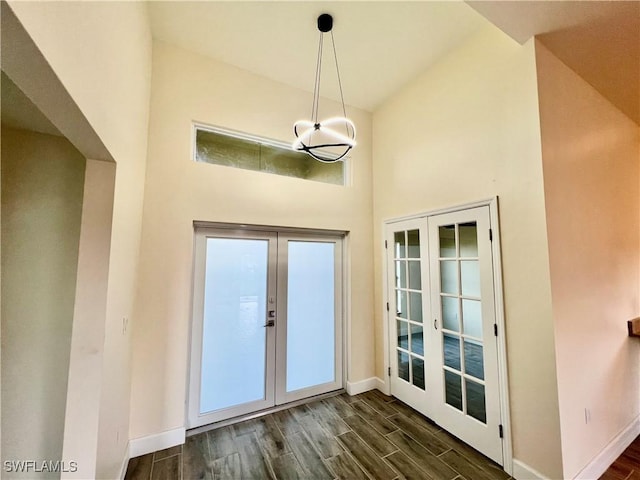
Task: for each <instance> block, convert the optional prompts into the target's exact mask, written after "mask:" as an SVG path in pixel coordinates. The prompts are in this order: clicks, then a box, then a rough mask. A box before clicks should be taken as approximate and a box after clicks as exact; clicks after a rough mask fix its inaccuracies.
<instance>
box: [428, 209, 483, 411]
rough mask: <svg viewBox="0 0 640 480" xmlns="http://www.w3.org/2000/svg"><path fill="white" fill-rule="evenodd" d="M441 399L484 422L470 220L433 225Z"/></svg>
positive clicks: (477, 296) (475, 241)
mask: <svg viewBox="0 0 640 480" xmlns="http://www.w3.org/2000/svg"><path fill="white" fill-rule="evenodd" d="M438 237H439V258H438V263H439V266H440V295H439V296H440V302H439V304H440V315H441V316H440V318H441V319H442V322H441V324H442V331H441V334H440V335H441V338H442V347H443V348H442V355H443V359H442V362H443V367H442V368H443V382H444V385H445V389H444V397H445V398H444V401H445V403H447V404H449V405H450V406H452V407H454V408H456V409H458V410H460V411H461V412H463V413H465V414H466V415H469V416H471V417H473V418H475V419H476V420H479V421H481V422H486V405H485V392H484V388H485V386H484V359H483V343H482V341H483V338H482V308H481V300H480V295H481V292H480V276H479V260H478V234H477V224H476V222H468V223H455V224H450V225H442V226H440V227H438Z"/></svg>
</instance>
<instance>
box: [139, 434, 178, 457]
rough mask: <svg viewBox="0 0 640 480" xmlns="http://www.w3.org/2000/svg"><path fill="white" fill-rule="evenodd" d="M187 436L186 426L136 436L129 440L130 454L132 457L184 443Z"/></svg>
mask: <svg viewBox="0 0 640 480" xmlns="http://www.w3.org/2000/svg"><path fill="white" fill-rule="evenodd" d="M185 438H186V429H185V428H184V427H180V428H174V429H173V430H167V431H166V432H162V433H157V434H155V435H148V436H146V437H140V438H134V439H133V440H130V441H129V456H130V457H131V458H134V457H139V456H140V455H146V454H147V453H151V452H155V451H157V450H163V449H165V448H170V447H174V446H176V445H182V444H183V443H184V440H185Z"/></svg>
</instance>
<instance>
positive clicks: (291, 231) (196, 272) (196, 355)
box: [185, 221, 351, 429]
mask: <svg viewBox="0 0 640 480" xmlns="http://www.w3.org/2000/svg"><path fill="white" fill-rule="evenodd" d="M193 229H194V230H193V233H194V236H193V238H194V243H193V247H194V248H193V266H192V285H191V288H192V301H191V312H190V321H189V324H190V325H189V326H190V331H189V345H188V351H189V358H188V361H187V372H186V373H187V382H186V385H185V394H186V396H185V398H186V401H185V425H186V428H187V429H190V428H197V427H198V426H197V425H193V424H191V421H190V418H191V417H190V415H191V414H192V413H194V412H195V405H194V404H193V402H192V398H193V399H195V398H199V394H200V385H199V379H198V378H196V373H197V372H198V368H199V367H198V365H196V362H199V361H200V358H201V347H200V349H196V350H197V351H194V338H196V335H200V337H201V333H202V332H201V330H202V328H201V326H200V327H198V325H197V322H195V321H194V316H195V315H197V314H202V311H201V308H199V307H198V303H201V302H202V299H201V298H200V296H199V295H200V294H199V293H198V291H197V288H196V281H195V278H196V276H197V277H203V276H204V262H203V261H202V258H199V257H198V255H197V253H198V251H197V249H196V248H195V247H196V242H197V240H198V235H199V234H200V235H202V234H203V232H206V233H210V234H213V235H214V236H215V235H221V236H227V237H229V238H234V237H236V238H242V237H245V236H246V235H248V234H255V235H256V237H262V236H264V238H268V237H269V236H270V235H274V236H275V243H276V247H277V243H278V242H279V240H278V238H279V237H283V238H291V239H292V240H298V239H300V240H303V239H306V240H309V241H327V242H334V243H335V244H336V253H337V254H336V278H335V282H336V293H337V294H338V295H337V297H339V298H336V308H335V313H336V326H338V322H340V323H341V325H340V328H336V338H337V339H338V340H337V341H336V372H335V373H336V379H337V381H336V384H339V386H337V388H338V389H340V388H343V389H344V388H345V386H346V384H347V383H348V376H347V375H348V372H349V370H350V366H349V362H350V356H349V349H348V348H347V345H348V344H349V341H350V339H349V336H350V330H351V328H350V327H351V317H350V307H349V305H350V291H349V288H348V286H349V285H350V283H349V270H350V262H349V255H348V251H349V235H348V233H349V232H347V231H344V230H323V229H310V228H295V227H280V226H270V225H252V224H232V223H218V222H203V221H194V222H193ZM206 233H205V234H204V236H206ZM261 234H262V235H261ZM245 238H246V237H245ZM271 250H272V249H271V248H270V251H271ZM273 251H274V252H277V248H274V249H273ZM270 263H272V264H273V266H274V270H275V271H277V270H278V268H277V262H276V261H274V260H273V259H270ZM338 266H339V267H340V268H338ZM270 270H271V265H270ZM273 284H274V285H276V284H277V281H274V282H273ZM275 363H276V368H278V366H277V363H278V362H277V359H276V361H275ZM272 383H273V385H274V387H275V382H272ZM310 390H311V389H310ZM315 393H316V392H313V391H310V392H309V394H310V395H314V394H315ZM273 397H274V399H276V397H277V392H276V391H275V389H274V391H273ZM289 400H290V401H292V402H294V401H295V400H296V399H294V398H292V397H290V398H288V399H287V401H289ZM273 408H278V404H277V403H276V405H275V407H273ZM248 415H251V413H249V414H248ZM240 416H242V415H240ZM193 418H195V417H193Z"/></svg>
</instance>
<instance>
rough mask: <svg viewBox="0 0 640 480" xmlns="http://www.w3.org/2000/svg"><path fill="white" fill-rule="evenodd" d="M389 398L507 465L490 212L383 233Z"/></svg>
mask: <svg viewBox="0 0 640 480" xmlns="http://www.w3.org/2000/svg"><path fill="white" fill-rule="evenodd" d="M387 245H388V248H387V271H388V272H389V274H388V293H389V295H388V297H389V299H390V302H389V332H390V336H389V338H390V367H391V369H390V380H391V382H390V385H391V393H392V395H394V396H396V397H398V398H399V399H400V400H402V401H404V402H405V403H407V404H409V405H411V406H412V407H413V408H415V409H416V410H418V411H420V412H422V413H423V414H424V415H426V416H427V417H429V418H431V419H432V420H434V421H435V422H436V423H438V424H439V425H440V426H441V427H442V428H444V429H445V430H447V431H449V432H451V433H452V434H454V435H456V436H457V437H459V438H460V439H462V440H463V441H465V442H466V443H468V444H469V445H471V446H472V447H474V448H475V449H477V450H478V451H480V452H482V453H483V454H484V455H486V456H487V457H489V458H491V459H492V460H494V461H495V462H497V463H499V464H501V465H502V464H503V457H502V438H501V431H502V430H501V427H500V423H501V422H500V398H499V376H498V351H497V339H496V336H495V332H496V330H495V328H496V327H495V324H496V319H495V318H496V317H495V296H494V290H493V289H494V278H493V262H492V249H491V238H490V217H489V207H478V208H471V209H466V210H460V211H456V212H452V213H445V214H440V215H433V216H427V217H424V218H419V219H413V220H408V221H403V222H397V223H391V224H389V225H388V226H387Z"/></svg>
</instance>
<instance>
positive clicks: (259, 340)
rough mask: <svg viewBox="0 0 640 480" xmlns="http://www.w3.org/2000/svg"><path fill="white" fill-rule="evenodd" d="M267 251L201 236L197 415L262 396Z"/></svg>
mask: <svg viewBox="0 0 640 480" xmlns="http://www.w3.org/2000/svg"><path fill="white" fill-rule="evenodd" d="M268 250H269V242H268V240H253V239H247V240H244V239H235V238H207V240H206V270H205V287H204V289H205V291H204V315H203V331H202V369H201V375H200V414H203V413H207V412H212V411H216V410H222V409H226V408H230V407H234V406H238V405H241V404H246V403H250V402H254V401H256V400H264V399H265V396H266V393H265V383H266V374H265V372H266V356H267V350H266V348H267V347H266V337H267V329H266V328H265V326H264V325H265V318H266V311H267V281H268V260H269V251H268Z"/></svg>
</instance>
